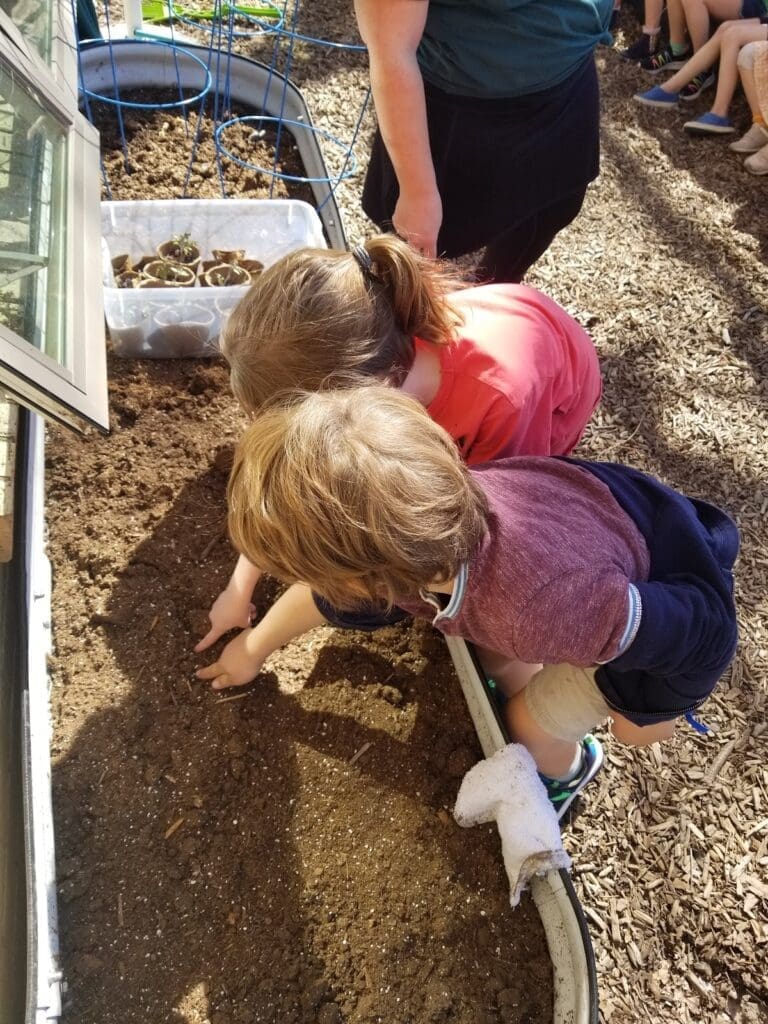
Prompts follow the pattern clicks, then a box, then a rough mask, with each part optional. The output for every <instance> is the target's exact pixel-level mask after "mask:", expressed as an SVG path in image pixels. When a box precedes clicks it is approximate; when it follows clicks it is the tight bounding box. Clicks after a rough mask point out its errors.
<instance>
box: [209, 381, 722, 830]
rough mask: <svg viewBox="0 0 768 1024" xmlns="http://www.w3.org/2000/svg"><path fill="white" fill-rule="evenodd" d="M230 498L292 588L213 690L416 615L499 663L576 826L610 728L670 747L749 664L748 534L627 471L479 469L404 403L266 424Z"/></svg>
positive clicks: (557, 463) (504, 463)
mask: <svg viewBox="0 0 768 1024" xmlns="http://www.w3.org/2000/svg"><path fill="white" fill-rule="evenodd" d="M228 501H229V529H230V536H231V539H232V542H233V544H234V545H235V547H236V548H237V549H238V550H239V551H240V552H241V553H242V554H243V555H244V556H245V557H246V558H247V559H248V560H249V561H250V562H252V563H253V564H255V565H260V566H263V567H264V569H265V570H266V571H267V572H269V573H270V574H272V575H273V576H276V577H277V578H278V579H280V580H282V581H283V582H285V583H287V584H290V586H289V588H288V589H287V590H286V591H285V592H284V593H283V595H282V596H281V597H280V598H278V600H277V601H276V602H275V604H274V605H273V606H272V608H271V609H270V610H269V612H267V614H266V615H265V616H264V618H263V619H262V620H261V622H259V623H258V625H256V626H255V627H254V628H253V629H247V630H245V631H244V632H243V633H242V634H241V635H240V637H238V641H237V642H236V644H230V645H229V646H228V647H227V649H226V650H225V651H224V653H223V654H222V655H221V657H220V658H219V660H218V661H216V662H215V663H214V664H212V665H210V666H208V667H207V668H204V669H201V670H200V671H199V672H198V673H197V674H198V676H199V677H200V678H201V679H206V680H211V681H212V683H213V686H214V687H215V688H222V687H226V686H235V685H241V684H243V683H246V682H248V681H250V680H251V679H253V678H254V677H255V676H256V675H257V674H258V672H259V671H260V669H261V666H262V664H263V662H264V660H265V659H266V658H267V657H268V656H269V654H271V653H272V652H273V651H274V650H276V649H277V648H278V647H279V646H282V644H284V643H286V642H287V641H288V640H289V639H292V638H294V637H296V636H299V635H301V634H302V633H303V632H305V631H306V630H307V629H309V628H312V627H313V626H317V625H321V624H324V623H328V622H330V623H332V624H336V625H342V626H344V625H348V624H349V619H350V616H351V621H352V622H353V623H354V622H355V616H356V612H357V609H358V608H359V605H360V603H361V602H363V603H371V602H374V603H378V604H379V605H384V606H393V605H396V606H398V607H401V608H404V609H405V610H406V611H408V612H409V613H411V614H414V615H417V616H422V617H426V618H429V619H431V621H432V623H433V625H434V626H435V627H436V628H437V629H439V630H441V631H442V632H444V633H447V634H451V635H458V636H462V637H464V638H465V639H467V640H470V641H472V642H473V643H474V644H476V645H477V646H478V649H479V650H480V652H481V654H482V653H485V654H486V655H490V656H491V657H492V658H493V659H494V660H495V663H496V666H497V674H496V681H497V683H498V684H499V685H500V686H501V687H502V688H503V689H504V690H505V692H506V693H507V695H508V696H509V698H510V699H509V701H508V703H507V705H506V708H505V714H506V720H507V725H508V727H509V731H510V734H511V735H512V736H513V737H514V738H515V739H516V740H518V741H519V742H521V743H523V744H524V745H525V746H526V747H527V748H528V750H529V751H530V752H531V754H532V756H533V758H534V760H535V761H536V764H537V766H538V768H539V771H540V772H541V773H542V774H543V776H545V782H546V784H547V787H548V790H549V794H550V799H551V800H552V802H553V803H554V804H555V806H556V807H557V808H558V811H559V813H560V814H561V815H562V813H564V811H565V810H566V809H567V807H568V806H569V805H570V803H571V802H572V800H573V799H574V797H575V796H576V794H577V793H578V792H579V791H580V790H581V789H582V788H583V787H584V785H586V783H587V782H588V781H589V780H590V779H591V778H592V777H593V776H594V774H595V772H596V771H597V769H598V768H599V765H600V760H601V756H602V755H601V751H600V747H599V744H597V743H596V741H594V740H593V739H592V737H590V736H589V735H588V732H589V729H591V728H592V727H593V726H594V725H595V724H596V723H597V722H599V721H601V720H602V719H604V718H606V717H610V718H611V719H612V720H613V723H612V728H613V732H614V733H615V735H616V736H617V737H618V738H619V739H620V740H622V741H624V742H627V743H631V744H646V743H652V742H654V741H656V740H660V739H664V738H667V737H668V736H670V735H671V733H672V730H673V723H674V720H675V719H676V718H678V717H680V716H681V715H684V714H689V713H691V712H692V711H693V710H694V709H695V708H697V707H698V706H699V704H701V702H702V701H703V700H704V699H705V698H706V697H707V695H708V694H709V693H710V691H711V690H712V689H713V687H714V685H715V683H716V682H717V679H718V678H719V676H720V675H721V674H722V672H723V671H724V670H725V668H726V667H727V665H728V664H729V662H730V660H731V658H732V657H733V653H734V648H735V643H736V623H735V612H734V606H733V597H732V590H733V579H732V575H731V567H732V565H733V562H734V559H735V557H736V553H737V549H738V534H737V531H736V528H735V526H734V524H733V522H732V521H731V520H730V519H729V518H728V517H727V516H726V515H725V514H724V513H722V512H721V511H720V510H719V509H716V508H714V507H713V506H712V505H708V504H706V503H705V502H702V501H697V500H693V499H689V498H686V497H684V496H683V495H680V494H678V493H676V492H675V491H672V490H671V489H670V488H668V487H666V486H665V485H663V484H661V483H659V482H658V481H656V480H654V479H652V478H651V477H648V476H646V475H644V474H642V473H640V472H638V471H636V470H633V469H629V468H627V467H625V466H619V465H613V464H610V463H588V462H581V461H578V460H571V459H567V458H540V457H524V456H521V457H518V458H512V459H501V460H497V461H495V462H492V463H487V464H485V465H483V466H480V467H467V466H466V465H465V464H464V463H463V461H462V460H461V458H460V456H459V453H458V452H457V450H456V447H455V445H454V444H453V442H452V440H451V438H450V437H449V436H448V435H447V434H446V432H445V431H444V430H443V429H442V428H441V427H439V426H438V425H437V424H435V423H433V422H432V421H431V420H430V418H429V416H428V415H427V413H426V412H425V411H424V409H423V408H422V407H421V406H420V405H419V403H417V402H416V401H414V400H413V399H412V398H410V397H409V396H407V395H403V394H399V393H398V392H397V391H395V390H393V389H389V388H384V387H380V386H377V385H371V386H368V387H360V388H352V389H346V390H335V391H328V392H320V393H315V394H310V395H306V396H297V397H296V398H295V399H293V400H292V401H286V402H285V403H284V404H282V405H280V406H276V407H274V408H272V409H270V410H268V411H266V412H265V413H264V414H263V415H262V416H261V417H259V419H258V420H257V421H256V423H254V424H253V425H252V426H251V427H250V428H249V429H248V431H247V432H246V434H245V435H244V437H243V439H242V440H241V442H240V445H239V447H238V450H237V453H236V456H235V461H234V466H233V469H232V474H231V477H230V482H229V488H228ZM345 610H348V611H349V613H350V616H348V615H347V614H346V611H345ZM521 662H522V663H524V665H525V668H526V670H527V672H526V673H524V674H523V675H521V674H520V671H519V665H520V663H521Z"/></svg>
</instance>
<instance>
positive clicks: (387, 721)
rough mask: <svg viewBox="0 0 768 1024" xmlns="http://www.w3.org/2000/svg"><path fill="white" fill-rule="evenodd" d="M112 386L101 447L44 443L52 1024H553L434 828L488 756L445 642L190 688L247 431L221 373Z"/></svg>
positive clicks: (93, 442)
mask: <svg viewBox="0 0 768 1024" xmlns="http://www.w3.org/2000/svg"><path fill="white" fill-rule="evenodd" d="M110 381H111V422H112V432H111V434H110V436H108V437H101V436H96V435H92V436H90V437H88V438H86V439H83V438H80V437H76V436H74V435H72V434H70V433H68V432H66V431H64V430H52V431H51V432H50V435H49V443H48V465H47V475H48V524H49V534H50V538H49V541H50V547H49V553H50V557H51V559H52V562H53V572H54V608H53V617H54V624H55V626H54V640H55V655H54V658H53V665H52V672H53V701H54V707H53V712H54V717H55V721H56V728H55V737H54V744H53V755H54V769H53V789H54V815H55V827H56V841H57V870H58V879H59V910H60V924H61V944H62V967H63V971H64V977H65V979H66V984H67V988H66V993H65V1017H64V1019H65V1022H75V1021H76V1022H77V1024H129V1022H130V1024H134V1022H136V1024H138V1022H141V1024H149V1022H151V1024H161V1022H166V1021H169V1022H170V1021H178V1022H186V1024H203V1022H206V1021H209V1022H210V1024H252V1022H257V1021H264V1022H270V1024H277V1022H280V1024H289V1022H296V1024H310V1022H312V1024H315V1022H317V1024H341V1022H349V1024H367V1022H375V1021H386V1022H387V1024H390V1022H391V1024H395V1022H397V1024H401V1022H402V1024H406V1022H414V1024H427V1022H432V1021H435V1022H438V1021H457V1022H463V1024H501V1022H520V1024H523V1022H524V1024H546V1022H548V1021H551V1019H552V1017H551V1014H552V978H551V975H552V970H551V964H550V961H549V958H548V955H547V951H546V947H545V941H544V936H543V932H542V928H541V924H540V921H539V918H538V915H537V913H536V910H535V908H534V907H533V905H532V903H531V902H530V901H529V900H528V899H526V898H524V900H523V902H522V905H521V906H520V907H518V908H517V909H516V910H514V911H512V910H511V909H510V907H509V895H508V884H507V879H506V876H505V874H504V870H503V866H502V862H501V857H500V849H499V841H498V837H497V834H496V830H495V828H494V827H492V826H484V827H480V828H475V829H471V830H462V829H460V828H459V827H458V826H457V825H456V824H455V822H454V821H453V818H452V817H451V814H450V810H451V808H452V806H453V803H454V800H455V797H456V793H457V789H458V786H459V783H460V781H461V778H462V776H463V775H464V773H465V772H466V771H467V769H468V768H469V767H470V766H471V765H472V764H473V763H474V762H475V761H476V760H477V759H478V758H479V757H480V756H481V754H480V750H479V747H478V743H477V739H476V736H475V734H474V731H473V727H472V725H471V722H470V719H469V716H468V713H467V711H466V709H465V706H464V702H463V698H462V695H461V691H460V688H459V685H458V682H457V679H456V677H455V675H454V672H453V669H452V665H451V662H450V660H449V658H448V655H447V651H446V648H445V646H444V644H443V642H442V640H441V639H440V638H439V636H438V634H437V633H436V632H434V631H433V630H432V629H431V627H429V626H427V625H413V626H410V627H408V626H401V627H396V628H391V629H386V630H382V631H380V632H379V633H377V634H376V635H375V636H366V635H363V634H357V633H342V632H340V631H335V630H332V629H330V628H326V629H320V630H316V631H314V632H313V633H311V634H310V635H309V636H308V637H307V638H305V639H304V640H303V641H302V642H295V643H293V644H291V645H289V646H288V647H287V648H285V649H284V650H283V651H282V652H279V653H278V654H276V655H275V656H273V657H272V658H271V659H270V660H269V661H268V662H267V664H266V666H265V669H264V671H263V672H262V673H261V675H260V676H259V677H258V679H257V680H256V681H255V683H254V684H252V685H251V686H250V687H248V688H246V689H245V690H229V691H225V692H224V694H223V695H222V694H221V693H214V692H213V691H212V690H211V689H210V688H209V686H208V685H207V684H203V683H200V682H198V681H197V680H196V678H195V676H194V671H195V669H196V668H197V667H199V666H200V665H202V664H205V663H207V662H208V661H209V660H212V659H213V658H214V657H215V655H216V653H217V651H218V650H220V649H221V646H222V644H221V643H219V645H217V647H215V648H214V649H213V650H212V651H211V652H208V653H207V654H206V655H204V656H196V655H194V654H193V652H192V648H193V646H194V644H195V642H196V641H197V639H198V638H199V637H200V636H201V635H202V634H203V632H204V631H205V629H206V621H207V609H208V607H209V606H210V603H211V601H212V600H213V598H214V597H215V596H216V594H217V593H218V592H219V591H220V590H221V589H222V588H223V586H224V585H225V584H226V581H227V578H228V574H229V572H230V571H231V568H232V566H233V561H234V556H233V553H232V550H231V548H230V546H229V543H228V541H227V538H226V536H225V530H224V515H225V487H226V480H227V473H228V469H229V466H230V462H231V458H232V450H233V445H234V442H235V439H236V437H237V436H238V433H239V431H240V430H241V428H242V426H243V422H242V420H241V418H240V415H239V413H238V411H237V409H236V407H235V405H234V402H233V400H232V399H231V398H230V396H229V393H228V380H227V374H226V370H225V367H224V366H223V364H222V363H220V362H219V361H215V362H212V363H208V362H204V361H192V360H190V361H167V362H161V361H157V362H150V361H145V362H140V361H121V360H117V359H115V360H113V361H112V362H111V365H110ZM275 592H276V585H275V584H274V583H271V582H267V583H265V584H264V585H262V586H261V587H260V588H259V590H258V591H257V597H256V600H257V604H258V610H259V611H260V612H263V611H264V609H265V608H266V607H267V606H268V604H269V603H270V601H271V600H272V599H273V597H274V595H275Z"/></svg>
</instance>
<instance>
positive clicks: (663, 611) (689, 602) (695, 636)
mask: <svg viewBox="0 0 768 1024" xmlns="http://www.w3.org/2000/svg"><path fill="white" fill-rule="evenodd" d="M728 575H730V574H728ZM724 577H725V573H724ZM635 586H636V587H637V590H638V592H639V594H640V599H641V601H642V605H643V609H642V617H641V620H640V627H639V629H638V631H637V634H636V635H635V639H634V641H633V643H632V644H631V645H630V646H629V648H628V649H627V650H626V651H625V652H624V653H623V654H621V655H620V656H619V657H618V658H616V659H614V660H613V661H612V662H611V663H610V664H611V666H612V667H613V668H616V669H620V670H622V671H625V670H631V669H643V670H644V671H646V672H651V673H653V675H658V676H667V677H669V676H678V675H686V674H687V673H688V671H689V670H690V668H691V667H692V666H695V669H694V674H695V676H696V677H699V678H702V679H703V677H711V676H712V675H713V674H714V675H715V678H716V679H717V678H718V677H719V676H720V675H722V673H723V671H724V670H725V668H726V667H727V665H728V664H729V662H730V660H731V658H732V657H733V653H734V650H735V648H736V639H737V629H736V617H735V614H734V608H733V601H732V599H731V597H730V594H729V587H728V582H727V580H726V579H724V581H723V587H722V588H719V587H718V588H715V587H714V586H711V585H710V584H709V583H707V582H706V581H704V580H702V579H701V578H698V577H693V578H690V577H687V576H686V575H680V576H678V577H677V578H669V577H668V578H667V579H665V580H664V581H660V582H650V583H636V584H635Z"/></svg>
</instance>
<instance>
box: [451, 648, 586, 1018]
mask: <svg viewBox="0 0 768 1024" xmlns="http://www.w3.org/2000/svg"><path fill="white" fill-rule="evenodd" d="M445 639H446V642H447V644H448V651H449V653H450V655H451V659H452V661H453V664H454V667H455V669H456V674H457V675H458V677H459V682H460V683H461V688H462V691H463V692H464V699H465V700H466V702H467V707H468V708H469V713H470V715H471V717H472V721H473V723H474V726H475V729H476V731H477V735H478V739H479V740H480V746H481V747H482V749H483V753H484V754H485V756H486V757H490V756H491V755H492V754H494V753H496V751H497V750H501V749H502V748H503V747H505V746H506V745H507V739H506V737H505V736H504V734H503V732H502V730H501V727H500V726H499V723H498V722H497V721H496V717H495V715H494V713H493V710H492V708H491V706H490V704H489V701H488V698H487V696H486V693H485V690H484V688H483V684H482V681H481V680H480V677H479V675H478V672H477V669H476V667H475V663H474V661H473V659H472V655H471V654H470V653H469V650H468V649H467V645H466V643H465V642H464V641H463V640H461V639H459V638H458V637H452V636H448V637H446V638H445ZM531 896H532V897H533V901H534V903H535V904H536V908H537V910H538V911H539V915H540V917H541V921H542V924H543V926H544V932H545V934H546V938H547V945H548V947H549V955H550V957H551V959H552V968H553V972H554V992H555V999H554V1024H590V998H589V966H588V961H587V952H586V949H585V946H584V937H583V935H582V932H581V928H580V925H579V921H578V918H577V917H576V914H575V912H574V909H573V906H572V904H571V901H570V898H569V895H568V893H567V891H566V888H565V885H564V884H563V880H562V878H561V877H560V874H559V872H557V871H549V872H547V874H545V875H543V876H539V877H536V878H534V879H533V881H532V882H531Z"/></svg>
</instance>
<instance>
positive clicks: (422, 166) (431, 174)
mask: <svg viewBox="0 0 768 1024" xmlns="http://www.w3.org/2000/svg"><path fill="white" fill-rule="evenodd" d="M428 8H429V0H386V2H385V0H355V13H356V15H357V23H358V26H359V29H360V35H361V36H362V38H363V41H364V42H365V44H366V46H367V47H368V60H369V64H370V76H371V89H372V91H373V100H374V103H375V105H376V115H377V117H378V121H379V130H380V132H381V137H382V139H383V140H384V145H385V146H386V148H387V152H388V153H389V158H390V160H391V161H392V166H393V167H394V169H395V174H396V175H397V182H398V185H399V186H400V196H399V199H398V201H397V205H396V207H395V211H394V214H393V217H392V223H393V225H394V228H395V230H396V231H397V233H398V234H399V235H401V236H402V237H403V238H405V239H407V240H408V241H409V242H410V243H411V245H413V246H414V248H416V249H421V250H422V251H423V252H424V253H425V254H426V255H427V256H435V255H436V250H437V234H438V231H439V230H440V224H441V223H442V219H443V207H442V203H441V201H440V193H439V192H438V189H437V182H436V180H435V168H434V165H433V163H432V155H431V153H430V149H429V133H428V130H427V111H426V103H425V100H424V80H423V78H422V77H421V71H420V69H419V65H418V62H417V60H416V49H417V47H418V45H419V41H420V39H421V37H422V35H423V33H424V25H425V23H426V20H427V10H428Z"/></svg>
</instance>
